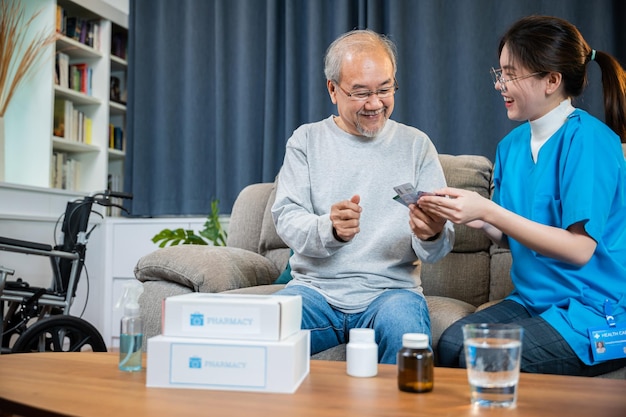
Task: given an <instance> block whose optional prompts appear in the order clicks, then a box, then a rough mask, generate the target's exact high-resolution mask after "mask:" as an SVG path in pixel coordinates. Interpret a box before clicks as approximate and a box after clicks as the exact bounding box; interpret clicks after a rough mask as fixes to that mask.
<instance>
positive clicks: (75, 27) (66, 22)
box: [55, 5, 100, 51]
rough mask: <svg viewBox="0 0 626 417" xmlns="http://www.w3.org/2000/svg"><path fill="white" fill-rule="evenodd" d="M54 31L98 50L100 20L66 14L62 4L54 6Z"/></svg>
mask: <svg viewBox="0 0 626 417" xmlns="http://www.w3.org/2000/svg"><path fill="white" fill-rule="evenodd" d="M55 28H56V31H57V32H58V33H60V34H62V35H64V36H67V37H68V38H71V39H74V40H75V41H77V42H80V43H82V44H84V45H87V46H90V47H92V48H94V49H95V50H97V51H100V22H99V21H98V20H90V19H86V18H83V17H80V16H68V14H67V11H66V10H65V9H64V8H63V6H60V5H57V6H56V26H55Z"/></svg>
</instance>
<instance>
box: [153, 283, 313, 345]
mask: <svg viewBox="0 0 626 417" xmlns="http://www.w3.org/2000/svg"><path fill="white" fill-rule="evenodd" d="M162 317H163V328H162V332H161V333H162V334H163V335H165V336H181V337H210V338H217V339H239V340H268V341H278V340H282V339H285V338H286V337H289V336H291V335H292V334H294V333H296V332H297V331H299V330H300V326H301V322H302V297H300V296H299V295H297V296H289V295H282V296H281V295H252V294H211V293H190V294H183V295H176V296H172V297H167V298H166V299H165V300H164V302H163V315H162Z"/></svg>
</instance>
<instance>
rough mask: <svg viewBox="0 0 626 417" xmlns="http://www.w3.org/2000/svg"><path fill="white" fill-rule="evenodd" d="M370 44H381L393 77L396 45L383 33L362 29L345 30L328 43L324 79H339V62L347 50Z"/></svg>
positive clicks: (394, 73)
mask: <svg viewBox="0 0 626 417" xmlns="http://www.w3.org/2000/svg"><path fill="white" fill-rule="evenodd" d="M372 46H382V47H383V48H384V49H385V51H387V55H389V59H390V60H391V65H392V66H393V76H394V78H395V76H396V71H397V66H396V45H395V44H394V43H393V42H392V41H391V39H389V38H388V37H387V36H385V35H381V34H378V33H376V32H374V31H373V30H370V29H363V30H352V31H350V32H346V33H344V34H343V35H341V36H340V37H338V38H337V39H335V41H334V42H333V43H331V44H330V46H329V47H328V49H327V50H326V56H325V57H324V74H325V75H326V79H327V80H331V81H335V82H339V81H341V80H340V79H339V78H340V76H341V64H342V63H343V58H344V57H345V55H346V54H347V53H348V52H351V51H358V50H363V49H365V48H371V47H372Z"/></svg>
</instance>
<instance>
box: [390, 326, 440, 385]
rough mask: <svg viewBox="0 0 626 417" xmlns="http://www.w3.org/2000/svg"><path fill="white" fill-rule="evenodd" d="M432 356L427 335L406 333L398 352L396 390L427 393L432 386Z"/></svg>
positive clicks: (433, 362)
mask: <svg viewBox="0 0 626 417" xmlns="http://www.w3.org/2000/svg"><path fill="white" fill-rule="evenodd" d="M434 365H435V361H434V356H433V351H432V349H431V348H430V346H429V344H428V335H426V334H423V333H406V334H404V335H403V336H402V349H400V351H399V352H398V389H400V391H406V392H429V391H432V390H433V386H434V383H435V381H434Z"/></svg>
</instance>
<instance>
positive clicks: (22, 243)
mask: <svg viewBox="0 0 626 417" xmlns="http://www.w3.org/2000/svg"><path fill="white" fill-rule="evenodd" d="M5 245H8V246H19V247H21V248H27V249H37V250H45V251H51V250H52V246H50V245H46V244H45V243H38V242H29V241H27V240H19V239H11V238H8V237H1V236H0V248H4V246H5Z"/></svg>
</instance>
